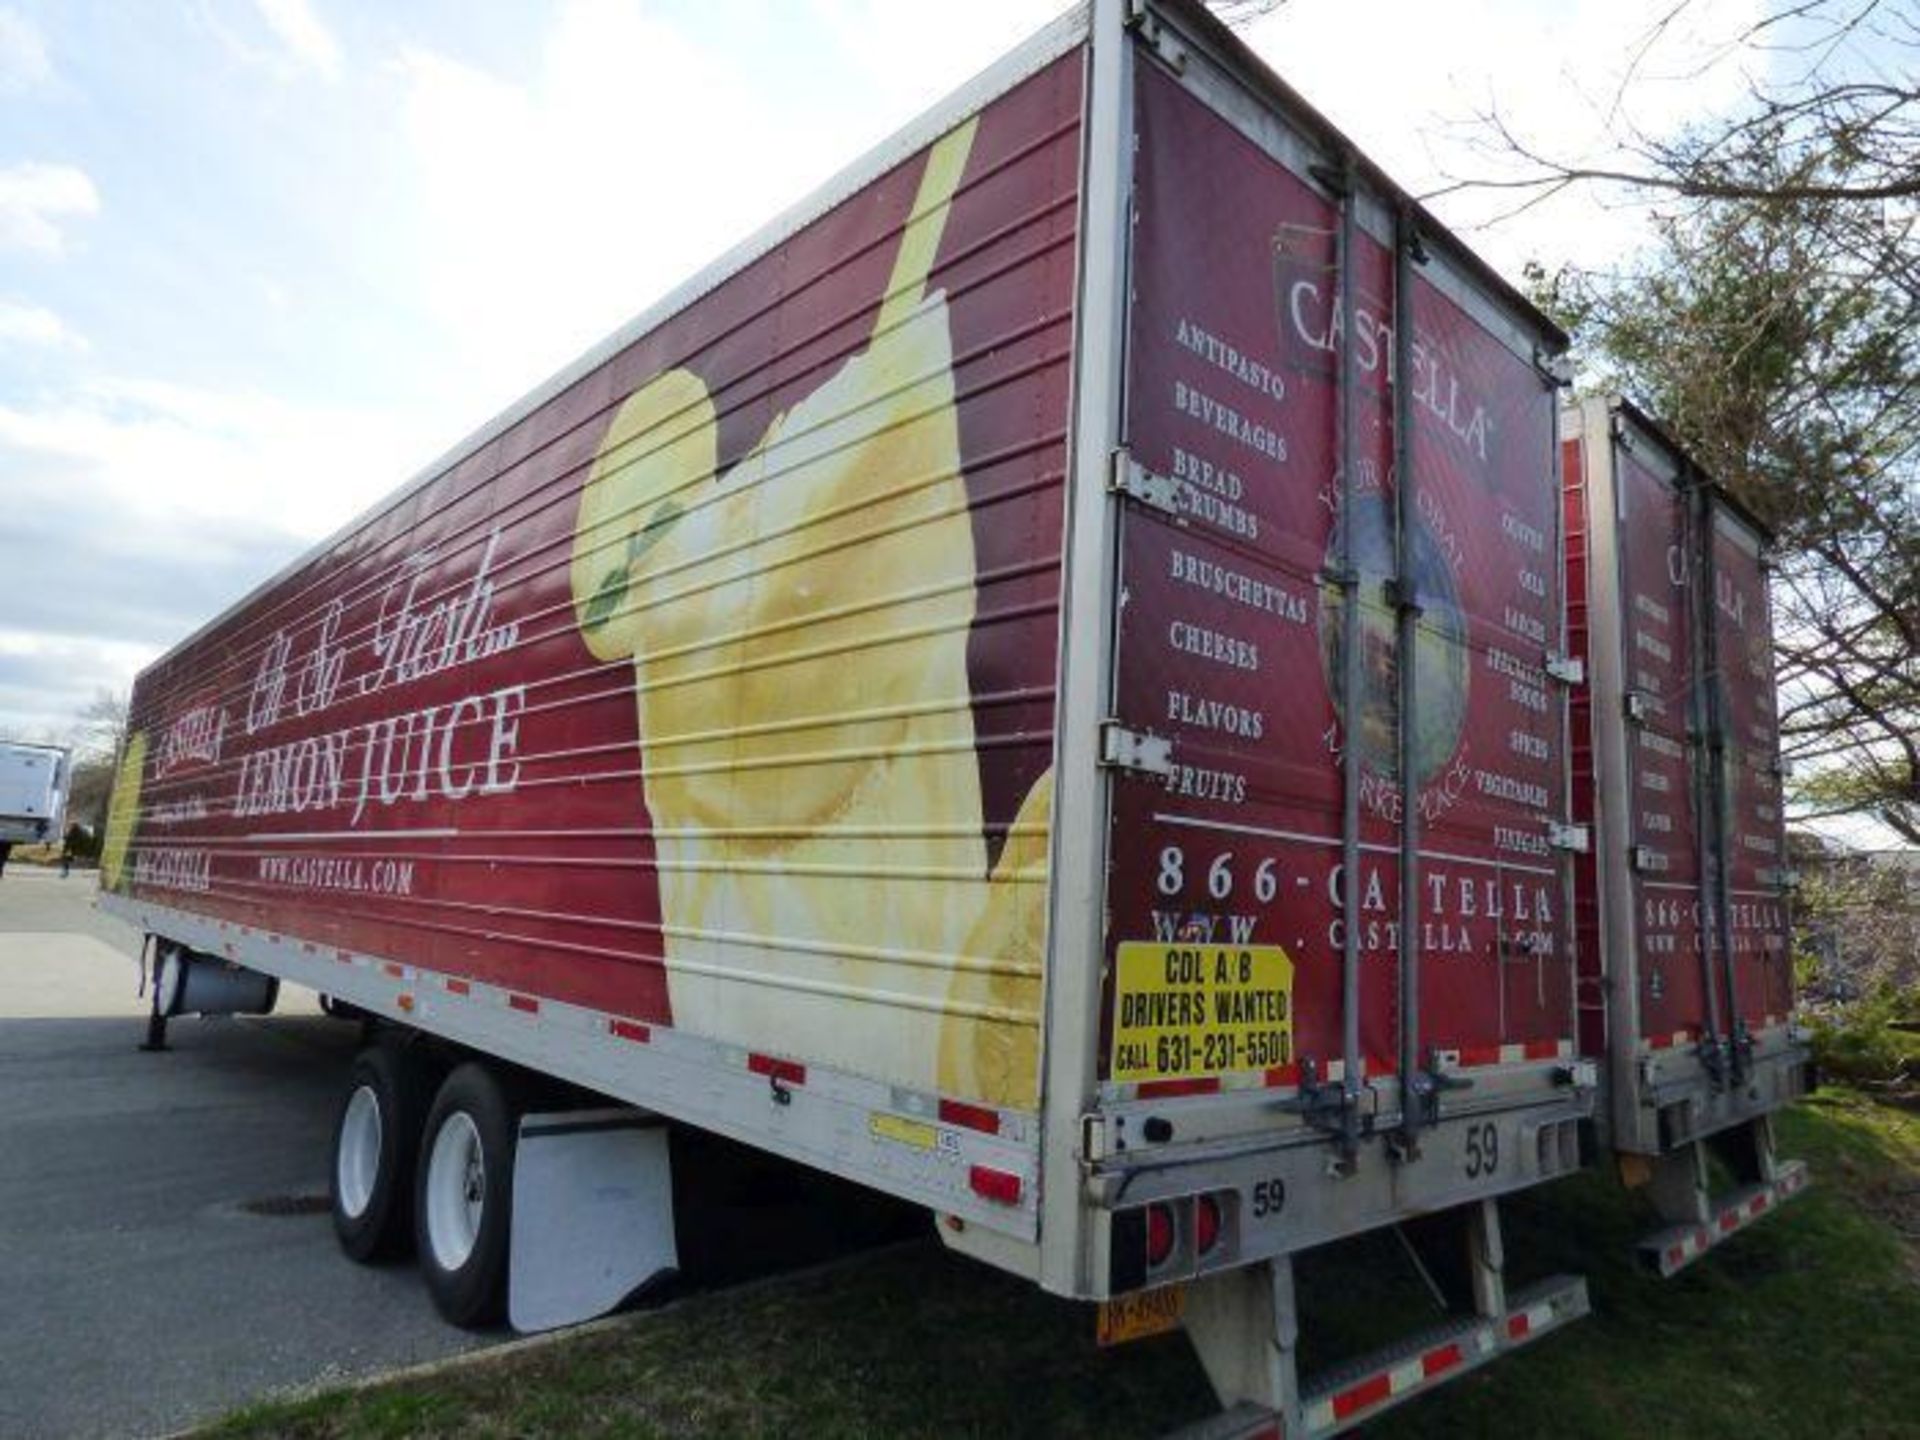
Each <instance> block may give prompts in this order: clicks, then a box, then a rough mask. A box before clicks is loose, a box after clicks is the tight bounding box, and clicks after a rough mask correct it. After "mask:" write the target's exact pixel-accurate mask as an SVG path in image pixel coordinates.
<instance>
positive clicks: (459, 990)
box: [447, 980, 473, 995]
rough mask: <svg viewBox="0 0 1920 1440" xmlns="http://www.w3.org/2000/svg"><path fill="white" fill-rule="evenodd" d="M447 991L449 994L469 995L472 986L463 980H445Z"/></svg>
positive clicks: (471, 991)
mask: <svg viewBox="0 0 1920 1440" xmlns="http://www.w3.org/2000/svg"><path fill="white" fill-rule="evenodd" d="M447 993H448V994H449V995H471V994H472V993H473V986H471V985H469V984H468V983H467V982H466V981H464V980H449V981H447Z"/></svg>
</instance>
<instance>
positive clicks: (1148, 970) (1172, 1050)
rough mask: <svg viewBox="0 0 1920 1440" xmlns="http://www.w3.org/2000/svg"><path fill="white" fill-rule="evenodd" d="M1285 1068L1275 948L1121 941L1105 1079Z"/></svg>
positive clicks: (1283, 1009)
mask: <svg viewBox="0 0 1920 1440" xmlns="http://www.w3.org/2000/svg"><path fill="white" fill-rule="evenodd" d="M1292 1063H1293V961H1292V959H1291V958H1289V956H1288V955H1287V952H1286V951H1285V950H1284V949H1282V948H1281V947H1280V946H1278V945H1208V944H1180V943H1172V944H1163V943H1160V942H1158V941H1148V940H1129V941H1126V942H1124V943H1123V944H1122V945H1121V946H1120V951H1119V955H1118V956H1117V957H1116V964H1115V975H1114V999H1113V1056H1112V1066H1111V1069H1110V1072H1109V1078H1111V1079H1113V1080H1115V1081H1117V1082H1120V1083H1122V1084H1125V1083H1132V1082H1138V1081H1142V1080H1191V1079H1200V1078H1204V1077H1207V1076H1213V1075H1232V1074H1235V1073H1238V1072H1242V1071H1249V1070H1266V1069H1270V1068H1271V1067H1273V1066H1276V1065H1290V1064H1292Z"/></svg>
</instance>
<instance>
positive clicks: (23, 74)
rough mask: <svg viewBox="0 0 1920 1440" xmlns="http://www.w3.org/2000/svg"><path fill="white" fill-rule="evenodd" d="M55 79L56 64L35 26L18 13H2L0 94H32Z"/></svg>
mask: <svg viewBox="0 0 1920 1440" xmlns="http://www.w3.org/2000/svg"><path fill="white" fill-rule="evenodd" d="M52 78H53V62H52V61H50V60H48V58H47V46H46V42H45V41H44V40H42V39H41V38H40V31H39V30H38V29H37V28H36V27H35V26H34V23H33V22H32V21H31V20H29V19H28V18H27V17H26V16H24V15H22V14H21V13H20V12H19V11H17V10H7V9H0V94H6V93H7V92H9V91H13V92H18V91H22V90H31V89H33V88H34V87H35V86H36V85H39V84H42V83H43V82H45V81H47V80H50V79H52Z"/></svg>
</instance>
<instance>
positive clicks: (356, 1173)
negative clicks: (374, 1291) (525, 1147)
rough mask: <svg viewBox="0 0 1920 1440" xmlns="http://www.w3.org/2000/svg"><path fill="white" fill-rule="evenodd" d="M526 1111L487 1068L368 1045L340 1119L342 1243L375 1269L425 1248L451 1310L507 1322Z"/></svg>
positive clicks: (336, 1171)
mask: <svg viewBox="0 0 1920 1440" xmlns="http://www.w3.org/2000/svg"><path fill="white" fill-rule="evenodd" d="M521 1108H522V1106H521V1105H520V1103H519V1102H518V1100H517V1099H516V1097H515V1095H514V1093H513V1091H512V1089H511V1088H510V1087H509V1086H508V1084H507V1083H505V1082H504V1080H503V1078H502V1077H501V1076H500V1074H499V1073H498V1072H497V1071H495V1070H493V1069H490V1068H489V1067H487V1066H485V1065H481V1064H478V1063H476V1062H473V1061H468V1062H466V1063H464V1064H460V1065H457V1066H455V1067H454V1068H453V1069H451V1070H447V1071H443V1070H442V1069H441V1068H440V1067H439V1066H437V1065H436V1064H435V1063H434V1060H433V1058H432V1056H431V1055H430V1053H429V1052H427V1051H426V1050H425V1049H424V1048H422V1047H419V1046H414V1045H404V1044H394V1043H389V1044H376V1045H371V1046H369V1047H368V1048H366V1049H365V1050H362V1051H361V1052H360V1054H359V1055H358V1056H356V1057H355V1058H354V1062H353V1071H352V1076H351V1079H350V1080H349V1082H348V1085H347V1091H346V1095H345V1097H344V1098H343V1100H342V1101H341V1105H340V1113H339V1117H338V1121H337V1123H336V1124H335V1126H334V1142H333V1170H332V1180H331V1184H330V1186H329V1189H330V1192H331V1199H332V1208H333V1228H334V1233H335V1234H336V1235H338V1236H339V1239H340V1245H341V1248H342V1249H344V1250H345V1251H346V1252H347V1254H348V1255H349V1256H351V1257H352V1258H353V1259H355V1260H358V1261H360V1262H362V1263H365V1264H373V1263H377V1262H379V1261H385V1260H395V1259H399V1258H402V1257H404V1256H405V1255H407V1254H408V1253H409V1252H412V1253H415V1254H417V1255H418V1256H419V1261H420V1271H421V1274H422V1275H423V1276H424V1277H425V1279H426V1282H427V1290H428V1292H429V1293H430V1294H431V1295H432V1296H433V1303H434V1307H435V1308H436V1309H438V1310H439V1312H440V1313H441V1315H443V1316H444V1317H445V1318H446V1319H447V1320H449V1321H451V1322H452V1323H453V1324H455V1325H461V1326H466V1327H469V1328H471V1327H476V1326H484V1325H492V1324H496V1323H498V1321H499V1320H500V1319H501V1318H502V1316H503V1315H504V1314H505V1312H506V1296H507V1256H508V1240H509V1237H510V1235H511V1234H512V1228H513V1215H512V1209H513V1162H514V1151H515V1146H516V1142H517V1136H518V1131H519V1124H520V1111H521Z"/></svg>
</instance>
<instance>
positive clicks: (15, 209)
mask: <svg viewBox="0 0 1920 1440" xmlns="http://www.w3.org/2000/svg"><path fill="white" fill-rule="evenodd" d="M99 211H100V192H99V191H97V190H95V189H94V188H93V181H92V180H90V179H88V178H87V172H86V171H84V170H80V169H76V168H75V167H74V166H72V165H45V164H40V163H38V162H36V161H31V160H29V161H25V162H23V163H21V164H18V165H13V166H9V167H7V168H6V169H3V170H0V251H4V250H27V251H33V252H36V253H38V254H42V255H59V254H60V253H61V252H62V251H64V250H65V248H66V235H65V232H64V231H63V229H62V224H63V222H65V221H67V220H69V219H78V218H84V217H86V216H89V215H96V214H98V213H99Z"/></svg>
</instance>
